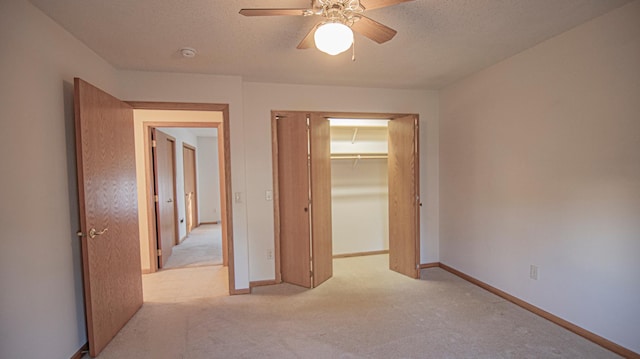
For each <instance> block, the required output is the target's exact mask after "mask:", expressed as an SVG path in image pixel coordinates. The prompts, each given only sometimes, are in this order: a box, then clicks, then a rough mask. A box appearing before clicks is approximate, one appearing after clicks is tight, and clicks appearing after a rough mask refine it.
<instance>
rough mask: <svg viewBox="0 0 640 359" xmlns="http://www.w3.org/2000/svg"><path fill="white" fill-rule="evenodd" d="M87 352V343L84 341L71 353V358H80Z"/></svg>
mask: <svg viewBox="0 0 640 359" xmlns="http://www.w3.org/2000/svg"><path fill="white" fill-rule="evenodd" d="M88 352H89V343H84V345H83V346H81V347H80V349H78V351H77V352H75V353H73V355H72V356H71V359H81V358H82V357H83V356H84V355H85V354H86V353H88Z"/></svg>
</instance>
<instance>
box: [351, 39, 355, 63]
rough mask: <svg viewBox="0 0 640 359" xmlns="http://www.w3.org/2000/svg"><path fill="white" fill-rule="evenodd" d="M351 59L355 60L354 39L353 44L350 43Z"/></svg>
mask: <svg viewBox="0 0 640 359" xmlns="http://www.w3.org/2000/svg"><path fill="white" fill-rule="evenodd" d="M351 61H353V62H355V61H356V39H353V44H352V45H351Z"/></svg>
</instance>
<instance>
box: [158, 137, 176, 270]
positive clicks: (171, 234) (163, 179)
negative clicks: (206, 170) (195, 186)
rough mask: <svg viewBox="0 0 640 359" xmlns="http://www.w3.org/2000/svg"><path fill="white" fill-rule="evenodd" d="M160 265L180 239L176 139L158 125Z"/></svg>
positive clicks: (162, 264) (162, 265) (165, 260)
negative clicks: (178, 232)
mask: <svg viewBox="0 0 640 359" xmlns="http://www.w3.org/2000/svg"><path fill="white" fill-rule="evenodd" d="M151 138H152V140H153V141H155V142H153V143H154V147H153V172H154V189H155V195H156V196H157V197H156V234H157V237H156V239H157V243H156V244H157V248H158V268H163V267H164V266H165V264H166V262H167V260H168V259H169V256H171V251H172V249H173V246H174V245H175V244H176V243H177V237H178V234H177V231H176V230H177V228H178V227H177V223H176V201H175V198H176V177H175V173H176V166H175V156H176V155H175V146H176V144H175V140H174V139H173V138H171V137H169V136H168V135H167V134H166V133H164V132H162V131H159V130H157V129H155V128H154V129H152V130H151Z"/></svg>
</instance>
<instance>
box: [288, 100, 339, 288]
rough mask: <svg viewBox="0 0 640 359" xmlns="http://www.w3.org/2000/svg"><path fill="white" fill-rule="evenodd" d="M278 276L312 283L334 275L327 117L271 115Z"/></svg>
mask: <svg viewBox="0 0 640 359" xmlns="http://www.w3.org/2000/svg"><path fill="white" fill-rule="evenodd" d="M275 121H276V136H277V153H278V155H277V162H278V163H277V173H278V206H279V224H278V226H279V234H280V271H281V276H282V281H283V282H287V283H291V284H296V285H299V286H303V287H306V288H311V287H315V286H318V285H320V284H321V283H322V282H324V281H326V280H327V279H329V278H331V276H332V275H333V263H332V260H333V258H332V239H331V154H330V142H329V121H328V120H327V119H325V118H322V117H318V116H310V115H307V114H306V113H302V112H286V113H278V114H277V115H276V119H275Z"/></svg>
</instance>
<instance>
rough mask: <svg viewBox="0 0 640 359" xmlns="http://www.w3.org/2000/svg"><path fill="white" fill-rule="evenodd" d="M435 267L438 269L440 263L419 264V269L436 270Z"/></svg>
mask: <svg viewBox="0 0 640 359" xmlns="http://www.w3.org/2000/svg"><path fill="white" fill-rule="evenodd" d="M437 267H440V262H431V263H422V264H420V269H427V268H437Z"/></svg>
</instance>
